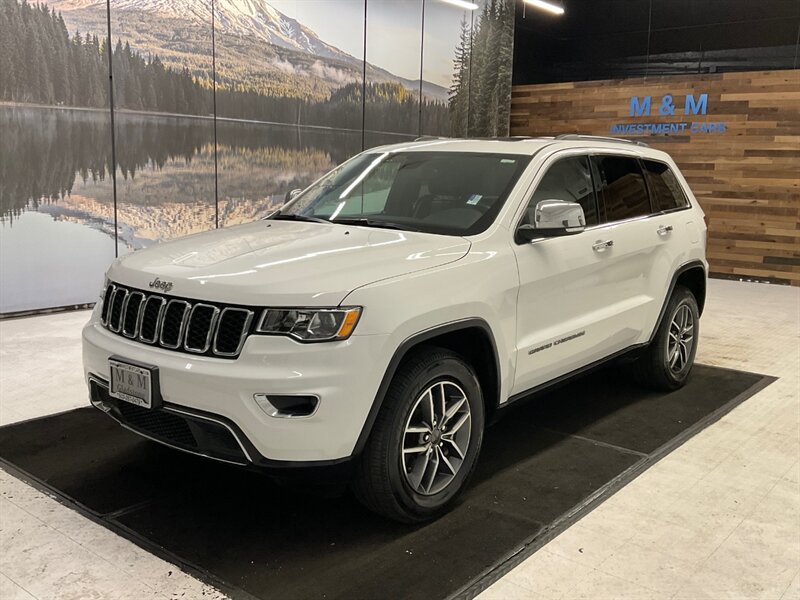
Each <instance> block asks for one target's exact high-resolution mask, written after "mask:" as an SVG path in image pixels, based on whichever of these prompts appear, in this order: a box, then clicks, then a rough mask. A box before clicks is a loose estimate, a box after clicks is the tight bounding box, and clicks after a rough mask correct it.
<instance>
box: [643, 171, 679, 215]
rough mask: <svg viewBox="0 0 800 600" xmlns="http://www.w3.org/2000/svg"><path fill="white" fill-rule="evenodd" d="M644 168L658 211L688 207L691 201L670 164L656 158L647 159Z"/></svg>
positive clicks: (654, 205) (654, 206)
mask: <svg viewBox="0 0 800 600" xmlns="http://www.w3.org/2000/svg"><path fill="white" fill-rule="evenodd" d="M643 162H644V170H645V173H647V183H648V185H649V186H650V195H651V196H652V199H653V210H655V211H656V212H662V211H668V210H675V209H677V208H686V207H687V206H689V201H688V199H687V198H686V194H684V193H683V188H682V187H681V184H680V183H679V182H678V178H677V177H675V173H673V172H672V169H670V168H669V166H668V165H666V164H664V163H662V162H658V161H655V160H645V161H643Z"/></svg>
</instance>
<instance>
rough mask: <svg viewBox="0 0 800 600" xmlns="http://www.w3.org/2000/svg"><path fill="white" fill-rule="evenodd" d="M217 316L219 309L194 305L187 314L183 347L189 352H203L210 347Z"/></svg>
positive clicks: (204, 305) (205, 305)
mask: <svg viewBox="0 0 800 600" xmlns="http://www.w3.org/2000/svg"><path fill="white" fill-rule="evenodd" d="M217 315H219V309H218V308H217V307H216V306H211V305H210V304H195V305H194V306H193V307H192V312H191V313H190V314H189V324H188V325H187V326H186V341H185V342H184V344H183V346H184V348H186V349H187V350H188V351H189V352H205V351H206V350H208V347H209V346H210V345H211V336H212V335H213V333H214V322H215V321H216V320H217Z"/></svg>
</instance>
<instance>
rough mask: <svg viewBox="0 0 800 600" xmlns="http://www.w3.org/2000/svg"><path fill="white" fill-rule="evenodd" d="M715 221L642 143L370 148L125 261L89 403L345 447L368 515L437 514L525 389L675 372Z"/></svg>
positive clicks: (220, 433) (701, 293)
mask: <svg viewBox="0 0 800 600" xmlns="http://www.w3.org/2000/svg"><path fill="white" fill-rule="evenodd" d="M705 232H706V226H705V223H704V216H703V213H702V211H701V210H700V207H699V206H698V204H697V201H696V200H695V199H694V197H693V196H692V193H691V191H690V190H689V188H688V186H687V184H686V181H685V180H684V179H683V177H682V176H681V174H680V172H679V171H678V169H677V168H676V166H675V164H674V162H673V161H672V159H670V157H669V156H668V155H667V154H665V153H663V152H659V151H656V150H653V149H651V148H649V147H647V146H646V145H644V144H637V143H633V142H628V141H625V140H615V139H606V138H595V137H589V136H577V135H566V136H560V137H557V138H519V139H517V138H511V139H498V140H455V139H424V140H418V141H416V142H414V143H405V144H397V145H393V146H384V147H381V148H374V149H371V150H368V151H366V152H364V153H362V154H359V155H358V156H356V157H354V158H352V159H351V160H349V161H347V162H346V163H344V164H342V165H341V166H339V167H337V168H336V169H334V170H333V171H331V172H330V173H328V174H327V175H325V176H324V177H322V178H321V179H320V180H318V181H317V182H316V183H314V184H313V185H311V186H310V187H309V188H307V189H306V190H305V191H303V192H302V193H299V195H297V194H293V193H292V194H291V198H290V200H289V201H288V203H287V204H286V205H285V206H284V207H283V208H282V209H280V211H278V212H276V213H275V214H273V215H271V216H270V217H268V218H267V219H264V220H261V221H257V222H255V223H250V224H247V225H242V226H237V227H230V228H225V229H220V230H217V231H211V232H207V233H201V234H197V235H193V236H190V237H186V238H183V239H180V240H177V241H174V242H169V243H165V244H161V245H159V246H157V247H154V248H150V249H148V250H143V251H140V252H136V253H134V254H131V255H128V256H126V257H124V258H122V259H120V260H118V261H116V262H115V263H114V264H113V265H112V266H111V268H110V269H109V271H108V283H107V285H106V287H105V290H104V292H103V295H102V301H101V302H98V304H97V306H96V308H95V310H94V313H93V315H92V317H91V320H90V322H89V323H88V325H87V326H86V328H85V329H84V332H83V357H84V365H85V372H86V377H87V379H88V382H89V387H90V394H91V400H92V403H93V404H94V405H95V406H96V407H98V408H100V409H101V410H103V411H105V412H106V413H108V414H109V415H110V416H111V417H113V418H114V419H116V420H117V421H119V422H120V423H121V424H122V425H123V426H125V427H127V428H129V429H131V430H133V431H134V432H136V433H138V434H141V435H143V436H146V437H148V438H151V439H153V440H155V441H158V442H161V443H164V444H166V445H168V446H171V447H174V448H179V449H181V450H185V451H188V452H192V453H195V454H200V455H203V456H207V457H211V458H215V459H218V460H222V461H226V462H229V463H234V464H237V465H243V466H255V467H278V468H285V467H308V466H326V465H334V464H337V463H349V464H351V465H352V469H350V471H351V476H352V488H353V490H354V492H355V493H356V495H357V496H358V498H359V499H360V500H362V501H363V502H364V503H365V504H366V505H367V506H368V507H370V508H372V509H374V510H376V511H378V512H380V513H383V514H385V515H388V516H390V517H392V518H395V519H400V520H404V521H420V520H424V519H428V518H431V517H433V516H435V515H437V514H438V513H440V512H441V511H443V510H444V509H445V508H446V507H447V505H448V504H449V503H451V502H452V501H453V499H454V498H455V497H456V495H457V494H458V492H459V491H460V490H461V489H462V488H463V487H464V485H465V483H466V481H467V479H468V478H469V476H470V473H471V472H472V471H473V469H474V467H475V464H476V461H477V458H478V454H479V452H480V449H481V441H482V438H483V431H484V426H485V424H486V423H487V422H488V421H489V418H490V417H493V416H494V414H495V413H496V412H498V410H500V409H502V408H504V407H506V406H508V405H510V404H512V403H514V402H515V401H517V400H519V399H522V398H525V397H528V396H530V395H531V394H533V393H534V392H537V391H539V390H542V389H544V388H546V387H547V386H549V385H552V384H553V383H555V382H559V381H562V380H564V379H565V378H567V377H571V376H573V375H576V374H578V373H581V372H584V371H586V370H587V369H589V368H591V367H595V366H597V365H599V364H601V363H604V362H606V361H608V360H610V359H613V358H618V357H622V356H623V355H625V356H626V358H629V359H632V360H631V362H632V369H631V371H632V372H633V373H634V374H635V375H636V376H637V377H638V378H639V379H640V380H641V381H643V382H645V383H648V384H651V385H653V386H656V387H658V388H660V389H664V390H669V389H674V388H678V387H680V386H681V385H683V383H684V382H685V381H686V378H687V376H688V375H689V371H690V370H691V368H692V363H693V360H694V356H695V351H696V349H697V339H698V320H699V316H700V314H701V312H702V309H703V302H704V299H705V289H706V267H707V265H706V261H705Z"/></svg>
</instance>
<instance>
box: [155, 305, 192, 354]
mask: <svg viewBox="0 0 800 600" xmlns="http://www.w3.org/2000/svg"><path fill="white" fill-rule="evenodd" d="M189 307H190V305H189V303H188V302H186V301H185V300H170V301H169V302H167V308H166V309H165V310H164V319H163V321H162V322H161V337H160V338H159V341H160V342H161V345H162V346H164V347H165V348H173V349H174V348H177V347H178V346H180V345H181V339H183V330H184V327H185V326H186V314H187V312H188V311H189Z"/></svg>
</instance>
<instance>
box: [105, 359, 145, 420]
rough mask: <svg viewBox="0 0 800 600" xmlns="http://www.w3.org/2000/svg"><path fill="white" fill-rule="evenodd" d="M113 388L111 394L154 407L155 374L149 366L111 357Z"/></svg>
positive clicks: (138, 404)
mask: <svg viewBox="0 0 800 600" xmlns="http://www.w3.org/2000/svg"><path fill="white" fill-rule="evenodd" d="M108 366H109V367H110V370H111V388H110V389H109V394H110V395H111V396H112V397H114V398H118V399H120V400H124V401H125V402H130V403H131V404H135V405H136V406H143V407H144V408H152V407H153V375H152V371H151V370H150V369H148V368H147V367H141V366H138V365H132V364H130V363H126V362H122V361H119V360H114V359H110V360H109V361H108Z"/></svg>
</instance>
